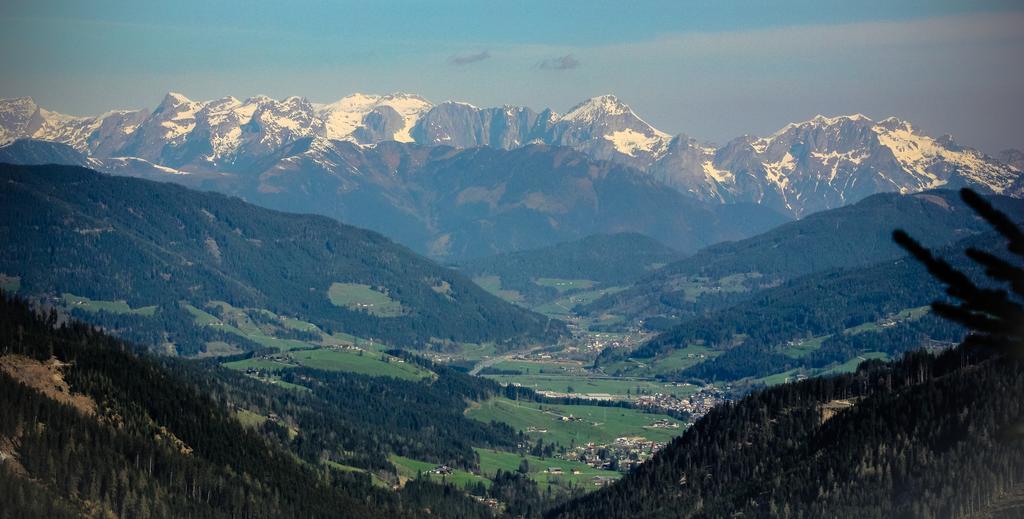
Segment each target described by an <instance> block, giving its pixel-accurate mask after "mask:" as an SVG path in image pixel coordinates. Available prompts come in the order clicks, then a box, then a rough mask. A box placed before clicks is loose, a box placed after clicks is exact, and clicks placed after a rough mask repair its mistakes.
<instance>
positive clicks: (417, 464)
mask: <svg viewBox="0 0 1024 519" xmlns="http://www.w3.org/2000/svg"><path fill="white" fill-rule="evenodd" d="M388 459H389V460H391V463H392V464H393V465H394V466H395V468H396V469H398V478H399V481H400V482H402V483H405V481H407V480H410V479H415V478H416V476H417V475H419V476H420V477H425V478H428V479H430V480H433V481H437V482H441V481H444V482H446V483H450V484H452V485H455V486H456V487H459V488H465V487H466V486H469V485H476V484H477V483H483V484H484V486H487V487H490V486H491V480H489V479H487V478H485V477H483V476H480V475H477V474H473V473H472V472H469V471H466V470H461V469H453V470H452V473H451V474H444V475H441V474H430V473H429V471H431V470H433V469H434V468H436V467H437V464H436V463H431V462H428V461H419V460H414V459H412V458H406V457H404V456H399V455H397V454H392V455H390V456H388Z"/></svg>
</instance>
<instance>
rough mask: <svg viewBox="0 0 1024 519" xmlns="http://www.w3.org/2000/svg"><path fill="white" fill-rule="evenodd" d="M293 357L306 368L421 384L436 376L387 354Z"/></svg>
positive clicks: (313, 352) (311, 353)
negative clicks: (417, 381) (419, 382)
mask: <svg viewBox="0 0 1024 519" xmlns="http://www.w3.org/2000/svg"><path fill="white" fill-rule="evenodd" d="M289 356H290V357H291V358H292V359H294V360H295V362H297V363H299V364H300V365H302V366H306V367H309V368H314V369H322V370H326V371H349V372H352V373H361V374H363V375H370V376H374V377H395V378H402V379H406V380H421V379H424V378H427V377H430V376H432V373H431V372H430V371H428V370H425V369H423V368H421V367H419V366H417V365H415V364H411V363H408V362H405V361H403V360H401V359H399V358H396V357H392V356H390V355H387V354H383V353H376V352H369V351H364V352H362V354H360V352H356V351H350V350H336V349H318V350H304V351H293V352H291V353H290V354H289Z"/></svg>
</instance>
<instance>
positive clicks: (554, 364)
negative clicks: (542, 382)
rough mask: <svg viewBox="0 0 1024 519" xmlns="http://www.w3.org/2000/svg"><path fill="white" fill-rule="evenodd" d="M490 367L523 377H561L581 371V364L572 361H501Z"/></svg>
mask: <svg viewBox="0 0 1024 519" xmlns="http://www.w3.org/2000/svg"><path fill="white" fill-rule="evenodd" d="M491 367H492V368H496V369H504V370H514V371H519V372H521V373H523V374H524V375H530V374H533V375H539V374H547V375H562V374H565V373H567V372H568V371H572V370H579V369H582V368H583V363H582V362H574V361H566V362H558V361H533V360H503V361H501V362H499V363H497V364H495V365H493V366H491Z"/></svg>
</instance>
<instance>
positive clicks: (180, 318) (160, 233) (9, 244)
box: [0, 165, 564, 354]
mask: <svg viewBox="0 0 1024 519" xmlns="http://www.w3.org/2000/svg"><path fill="white" fill-rule="evenodd" d="M0 184H2V187H0V241H2V242H3V243H4V247H3V248H2V249H0V274H2V275H3V276H4V279H8V280H10V279H15V280H17V283H18V285H19V288H18V289H19V293H21V294H26V295H31V296H51V297H55V298H60V297H61V296H62V295H64V294H72V295H74V296H77V297H75V298H74V300H75V301H82V300H83V299H82V298H91V299H96V300H109V301H117V300H122V301H125V302H126V303H127V305H128V306H129V307H131V308H150V310H147V311H145V312H141V311H140V312H135V313H131V314H129V315H125V316H123V317H125V318H133V319H135V321H136V322H135V323H129V322H127V321H124V322H123V324H124V325H125V327H126V328H129V329H140V330H141V329H145V330H148V331H149V332H148V335H147V336H146V337H147V338H148V337H150V336H154V335H158V334H160V333H167V332H170V333H172V334H173V333H174V332H178V333H177V335H171V336H169V337H166V338H164V339H162V340H158V341H152V342H153V343H154V345H155V344H160V343H164V342H167V341H170V342H172V343H175V347H177V351H178V352H179V353H185V354H191V353H197V352H202V351H204V347H203V344H204V343H207V342H210V341H212V340H222V338H221V339H219V338H218V336H217V333H216V331H211V330H207V331H204V332H202V333H195V332H194V330H192V329H191V328H190V327H189V326H188V323H190V322H191V321H192V320H193V317H192V316H191V315H190V314H189V312H192V313H195V312H194V311H193V310H189V308H187V307H186V305H189V306H191V307H192V308H203V307H204V306H206V305H207V304H208V303H210V302H215V301H222V302H226V303H228V304H230V305H234V306H237V307H243V308H255V309H263V310H268V311H271V312H274V313H276V314H280V315H286V316H292V317H300V318H302V319H305V320H307V321H310V322H312V323H314V324H316V325H317V326H319V327H320V328H321V329H323V330H325V331H327V332H328V333H330V332H345V333H348V334H352V335H356V336H361V337H374V338H377V339H378V340H383V341H386V342H390V343H393V344H397V345H417V344H422V343H424V342H426V341H428V340H430V339H431V338H436V339H442V340H451V341H467V342H483V341H499V342H504V341H528V340H531V339H539V338H542V337H554V336H557V335H558V334H559V333H561V332H562V331H563V330H564V327H563V325H562V324H561V323H559V322H556V321H551V320H549V319H548V318H546V317H543V316H540V315H538V314H534V313H531V312H528V311H525V310H523V309H521V308H518V307H515V306H513V305H510V304H508V303H506V302H504V301H501V300H500V299H498V298H497V297H494V296H492V295H490V294H488V293H487V292H485V291H484V290H482V289H480V288H479V287H477V286H476V285H475V284H473V283H472V282H471V281H469V280H468V279H466V278H464V277H463V276H462V275H460V274H458V273H456V272H454V271H451V270H448V269H445V268H442V267H440V266H438V265H436V264H434V263H432V262H431V261H429V260H426V259H423V258H421V257H419V256H416V255H415V254H413V253H412V252H410V251H408V250H407V249H405V248H404V247H401V246H398V245H395V244H394V243H392V242H390V241H389V240H387V239H386V238H384V237H382V236H380V235H378V234H376V233H373V232H370V231H364V230H361V229H357V228H354V227H350V226H346V225H342V224H339V223H337V222H334V221H331V220H329V219H327V218H324V217H318V216H307V215H297V214H286V213H279V212H276V211H271V210H267V209H262V208H258V207H255V206H253V205H250V204H247V203H245V202H243V201H241V200H238V199H235V198H229V197H226V196H223V195H218V194H213V193H200V192H196V191H191V190H188V189H185V188H182V187H180V186H175V185H171V184H166V183H156V182H149V181H144V180H139V179H132V178H125V177H112V176H107V175H101V174H98V173H95V172H92V171H89V170H86V169H82V168H74V167H59V166H39V167H28V166H10V165H3V166H0ZM186 310H189V311H186ZM220 335H223V334H220ZM233 344H236V345H238V346H241V347H243V348H244V347H247V343H245V342H244V341H237V340H235V341H233Z"/></svg>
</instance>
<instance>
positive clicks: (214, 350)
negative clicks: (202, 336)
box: [197, 341, 242, 358]
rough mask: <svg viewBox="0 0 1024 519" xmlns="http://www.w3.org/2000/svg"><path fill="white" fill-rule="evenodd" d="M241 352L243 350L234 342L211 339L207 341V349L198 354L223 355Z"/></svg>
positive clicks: (204, 355) (202, 355)
mask: <svg viewBox="0 0 1024 519" xmlns="http://www.w3.org/2000/svg"><path fill="white" fill-rule="evenodd" d="M239 353H242V350H241V349H240V348H238V347H237V346H235V345H234V344H228V343H226V342H224V341H209V342H207V343H206V351H204V352H202V353H200V354H199V355H197V356H198V357H199V358H206V357H223V356H226V355H237V354H239Z"/></svg>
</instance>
